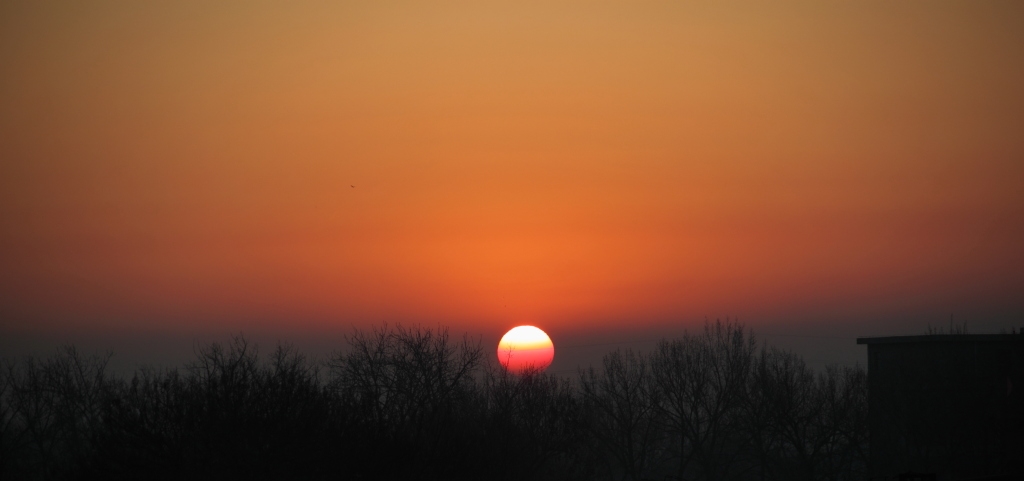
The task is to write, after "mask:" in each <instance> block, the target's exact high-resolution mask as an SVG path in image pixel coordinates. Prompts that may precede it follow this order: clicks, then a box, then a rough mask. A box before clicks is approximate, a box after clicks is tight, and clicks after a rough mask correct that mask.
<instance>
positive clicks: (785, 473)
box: [0, 322, 867, 480]
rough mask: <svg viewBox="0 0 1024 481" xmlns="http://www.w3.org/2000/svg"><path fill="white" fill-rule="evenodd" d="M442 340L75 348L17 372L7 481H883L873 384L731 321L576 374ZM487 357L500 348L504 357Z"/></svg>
mask: <svg viewBox="0 0 1024 481" xmlns="http://www.w3.org/2000/svg"><path fill="white" fill-rule="evenodd" d="M484 352H485V351H484V350H483V349H482V348H481V346H480V345H479V343H474V342H472V341H470V340H469V339H468V338H466V337H463V338H460V339H453V338H451V337H450V336H449V334H448V332H447V331H445V330H440V331H436V330H430V329H420V328H415V329H406V328H402V327H393V328H389V327H387V326H385V327H382V328H380V329H376V330H373V331H372V332H356V333H355V334H354V335H352V336H351V337H349V338H348V345H347V346H346V348H345V349H344V350H343V351H341V352H340V353H338V354H336V355H335V356H333V357H332V359H330V360H329V361H326V362H322V363H316V362H311V361H308V360H307V359H306V358H304V357H303V356H302V355H301V354H300V353H297V352H295V351H293V350H290V349H287V348H284V347H278V348H277V349H276V350H274V351H273V352H271V353H270V354H269V355H258V354H257V350H256V348H255V346H253V345H250V344H248V343H246V341H245V340H243V339H241V338H238V339H235V340H234V341H233V342H231V343H230V344H228V345H226V346H225V345H219V344H213V345H210V346H207V347H206V348H204V349H201V350H200V351H199V352H198V354H197V357H196V359H195V360H194V361H193V362H191V363H190V364H189V365H187V366H186V367H184V368H181V369H177V370H170V371H159V372H157V371H140V372H137V373H136V374H135V375H134V376H133V377H132V378H131V379H121V378H116V377H114V376H112V375H110V374H109V373H107V372H106V370H105V359H103V358H93V357H83V356H81V355H79V354H78V353H77V352H76V351H75V349H74V348H71V347H68V348H65V349H63V350H61V351H60V352H59V353H57V354H56V355H55V356H53V357H51V358H49V359H45V360H38V359H23V360H4V361H3V365H2V366H0V479H5V480H6V479H29V480H31V479H100V478H103V479H250V480H251V479H367V480H369V479H510V480H513V479H514V480H524V479H530V480H534V479H536V480H543V479H568V480H571V479H580V480H583V479H587V480H589V479H598V480H600V479H609V480H610V479H627V480H640V479H686V480H725V479H735V480H747V479H750V480H755V479H756V480H845V479H857V480H861V479H866V477H867V475H866V464H867V427H866V426H867V422H866V418H867V376H866V374H865V372H864V371H863V370H862V369H861V368H859V367H858V368H840V367H831V368H829V369H827V370H826V371H824V372H818V373H816V372H813V371H811V370H810V369H809V368H808V367H807V366H806V365H805V363H804V361H803V360H802V359H801V358H800V357H799V356H796V355H794V354H792V353H788V352H783V351H779V350H776V349H773V348H771V347H768V346H761V345H758V344H756V343H755V340H754V339H753V337H752V336H751V333H750V332H749V331H748V330H746V329H744V328H743V327H742V326H740V325H736V324H732V323H728V322H727V323H721V322H716V323H708V324H707V325H706V326H705V328H704V330H703V332H700V333H684V334H683V335H682V336H680V337H679V338H677V339H672V340H664V341H662V342H661V343H660V344H659V346H658V347H657V348H656V349H655V350H653V351H652V352H645V353H638V352H633V351H629V350H619V351H615V352H611V353H609V354H607V355H606V356H605V357H604V359H603V363H602V364H601V365H600V366H598V367H597V368H594V369H590V370H586V371H581V372H580V373H578V375H576V376H574V377H573V378H571V379H566V378H559V377H556V376H552V375H544V374H540V373H533V374H527V375H522V376H516V375H509V374H506V373H504V372H503V371H501V370H500V369H498V368H496V367H495V366H494V365H493V363H491V362H490V361H489V360H490V356H486V355H485V354H484ZM487 352H489V351H487Z"/></svg>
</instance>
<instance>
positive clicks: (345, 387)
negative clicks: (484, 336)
mask: <svg viewBox="0 0 1024 481" xmlns="http://www.w3.org/2000/svg"><path fill="white" fill-rule="evenodd" d="M347 340H348V344H349V349H348V351H347V352H344V353H340V354H338V355H336V356H335V357H334V359H333V361H332V362H331V368H332V371H333V373H334V376H335V378H334V386H335V389H336V390H338V391H339V392H341V393H343V395H344V396H346V397H347V398H348V399H350V401H351V405H352V407H353V408H354V410H355V413H354V414H355V416H356V417H357V418H359V419H361V420H363V421H362V425H363V428H362V429H363V430H364V432H365V433H366V436H367V437H366V443H364V445H365V446H366V447H367V449H368V450H367V454H366V459H365V461H366V462H367V463H376V464H377V465H378V469H385V468H386V469H390V470H392V471H394V472H395V473H396V475H398V473H404V472H408V473H418V475H419V476H424V475H427V474H429V475H430V476H437V477H445V476H448V475H449V474H450V473H449V472H448V471H449V470H451V469H454V468H455V467H456V466H457V465H458V464H459V463H461V462H462V457H463V456H464V452H463V451H464V450H463V449H461V447H460V446H456V445H457V444H458V443H459V442H460V441H461V440H464V438H459V436H457V435H456V433H458V432H459V430H460V429H461V427H460V426H462V424H461V423H462V422H463V421H464V420H463V419H462V418H460V416H459V414H460V408H461V407H462V406H463V405H464V404H465V403H468V402H469V399H470V397H471V394H472V390H473V387H474V383H475V380H474V375H475V372H476V370H477V368H478V367H479V365H480V362H481V360H482V358H483V350H482V349H481V347H480V343H479V341H471V340H470V339H469V337H463V339H462V340H461V341H458V342H453V341H452V340H451V339H450V338H449V335H448V330H447V329H440V330H438V331H433V330H430V329H423V328H419V327H416V328H404V327H402V326H395V327H394V328H389V327H388V326H386V325H385V326H383V327H380V328H376V329H374V330H373V331H371V332H370V333H364V332H362V331H356V332H355V333H353V334H352V335H351V336H349V337H348V339H347ZM375 443H376V445H378V446H388V447H389V448H390V449H397V450H400V451H402V456H404V457H405V459H406V461H405V462H403V463H402V464H401V465H395V464H394V463H389V465H383V463H382V462H381V460H379V459H375V457H379V456H380V454H374V453H373V452H372V451H373V449H370V447H372V446H373V445H375ZM427 467H429V468H430V469H433V470H435V471H436V472H432V473H424V472H423V471H422V470H423V469H427Z"/></svg>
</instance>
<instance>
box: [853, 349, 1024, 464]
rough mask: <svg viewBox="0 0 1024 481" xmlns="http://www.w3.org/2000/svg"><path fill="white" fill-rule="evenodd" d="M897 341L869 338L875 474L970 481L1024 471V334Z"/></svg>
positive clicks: (872, 447) (870, 403) (871, 420)
mask: <svg viewBox="0 0 1024 481" xmlns="http://www.w3.org/2000/svg"><path fill="white" fill-rule="evenodd" d="M879 339H888V340H890V341H892V342H881V341H879ZM894 339H901V338H877V339H876V341H877V342H872V340H870V339H868V340H865V341H866V342H864V343H866V344H868V376H869V377H868V383H869V384H868V385H869V394H868V404H869V414H868V418H869V428H870V432H871V434H870V436H871V437H870V443H871V444H870V449H871V473H872V476H873V477H874V478H878V479H885V478H888V477H893V476H895V475H897V474H899V473H906V472H923V473H937V474H938V475H939V477H938V479H971V478H976V477H981V476H991V475H998V474H1005V473H1008V472H1011V471H1014V470H1019V469H1020V466H1021V465H1022V464H1024V336H1019V335H1006V336H970V335H962V336H959V335H945V336H916V337H913V338H902V339H905V341H904V342H896V341H893V340H894Z"/></svg>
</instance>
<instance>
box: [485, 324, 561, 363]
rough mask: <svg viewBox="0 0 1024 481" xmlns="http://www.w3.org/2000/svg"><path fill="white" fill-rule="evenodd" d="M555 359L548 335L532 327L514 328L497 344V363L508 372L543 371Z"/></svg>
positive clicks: (553, 348)
mask: <svg viewBox="0 0 1024 481" xmlns="http://www.w3.org/2000/svg"><path fill="white" fill-rule="evenodd" d="M554 358H555V345H554V344H552V343H551V338H550V337H548V335H547V334H546V333H545V332H544V331H542V330H540V329H539V328H537V327H534V326H518V327H514V328H512V329H511V330H509V331H508V332H506V333H505V335H504V336H502V337H501V341H500V342H498V362H500V363H501V365H502V366H504V368H505V369H506V370H508V371H511V372H514V373H521V372H523V371H527V370H536V371H538V372H539V371H543V370H545V369H547V367H548V366H550V365H551V361H552V360H553V359H554Z"/></svg>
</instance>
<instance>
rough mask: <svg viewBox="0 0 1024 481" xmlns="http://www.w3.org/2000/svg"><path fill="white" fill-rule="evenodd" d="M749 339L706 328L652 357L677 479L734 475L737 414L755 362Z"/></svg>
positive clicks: (738, 329) (740, 332) (718, 325)
mask: <svg viewBox="0 0 1024 481" xmlns="http://www.w3.org/2000/svg"><path fill="white" fill-rule="evenodd" d="M755 348H756V344H755V341H754V338H753V336H752V335H751V334H749V333H748V332H747V331H746V330H745V329H744V327H743V326H742V325H739V324H735V323H732V322H729V321H728V320H726V322H725V323H723V322H721V321H716V322H714V323H711V322H706V323H705V325H704V330H703V332H702V333H701V334H699V335H692V334H690V333H684V334H683V337H682V338H681V339H675V340H671V341H668V340H663V341H662V342H661V343H659V345H658V347H657V350H656V351H655V352H654V354H653V357H652V361H651V363H652V371H653V374H654V378H655V381H656V383H657V385H658V387H659V389H660V392H661V393H662V396H663V397H664V402H663V403H662V404H661V409H662V414H663V418H664V420H665V426H666V428H667V430H668V432H669V433H670V434H671V435H672V439H673V440H672V446H673V447H674V450H675V451H676V455H675V457H676V458H677V459H678V466H677V474H676V476H677V477H678V478H679V479H684V478H686V477H688V474H689V473H690V472H691V471H695V472H696V473H698V474H699V475H701V476H702V477H704V478H706V479H726V478H728V477H729V476H734V475H736V474H738V472H739V465H738V463H736V462H735V461H736V458H737V456H738V454H739V452H740V451H741V449H740V446H739V445H740V444H743V443H745V442H746V440H745V437H744V436H742V435H741V433H740V432H739V426H740V411H741V408H742V406H743V405H744V402H745V388H746V386H745V384H746V380H747V377H748V375H749V372H750V368H751V364H752V362H753V358H754V351H755Z"/></svg>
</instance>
